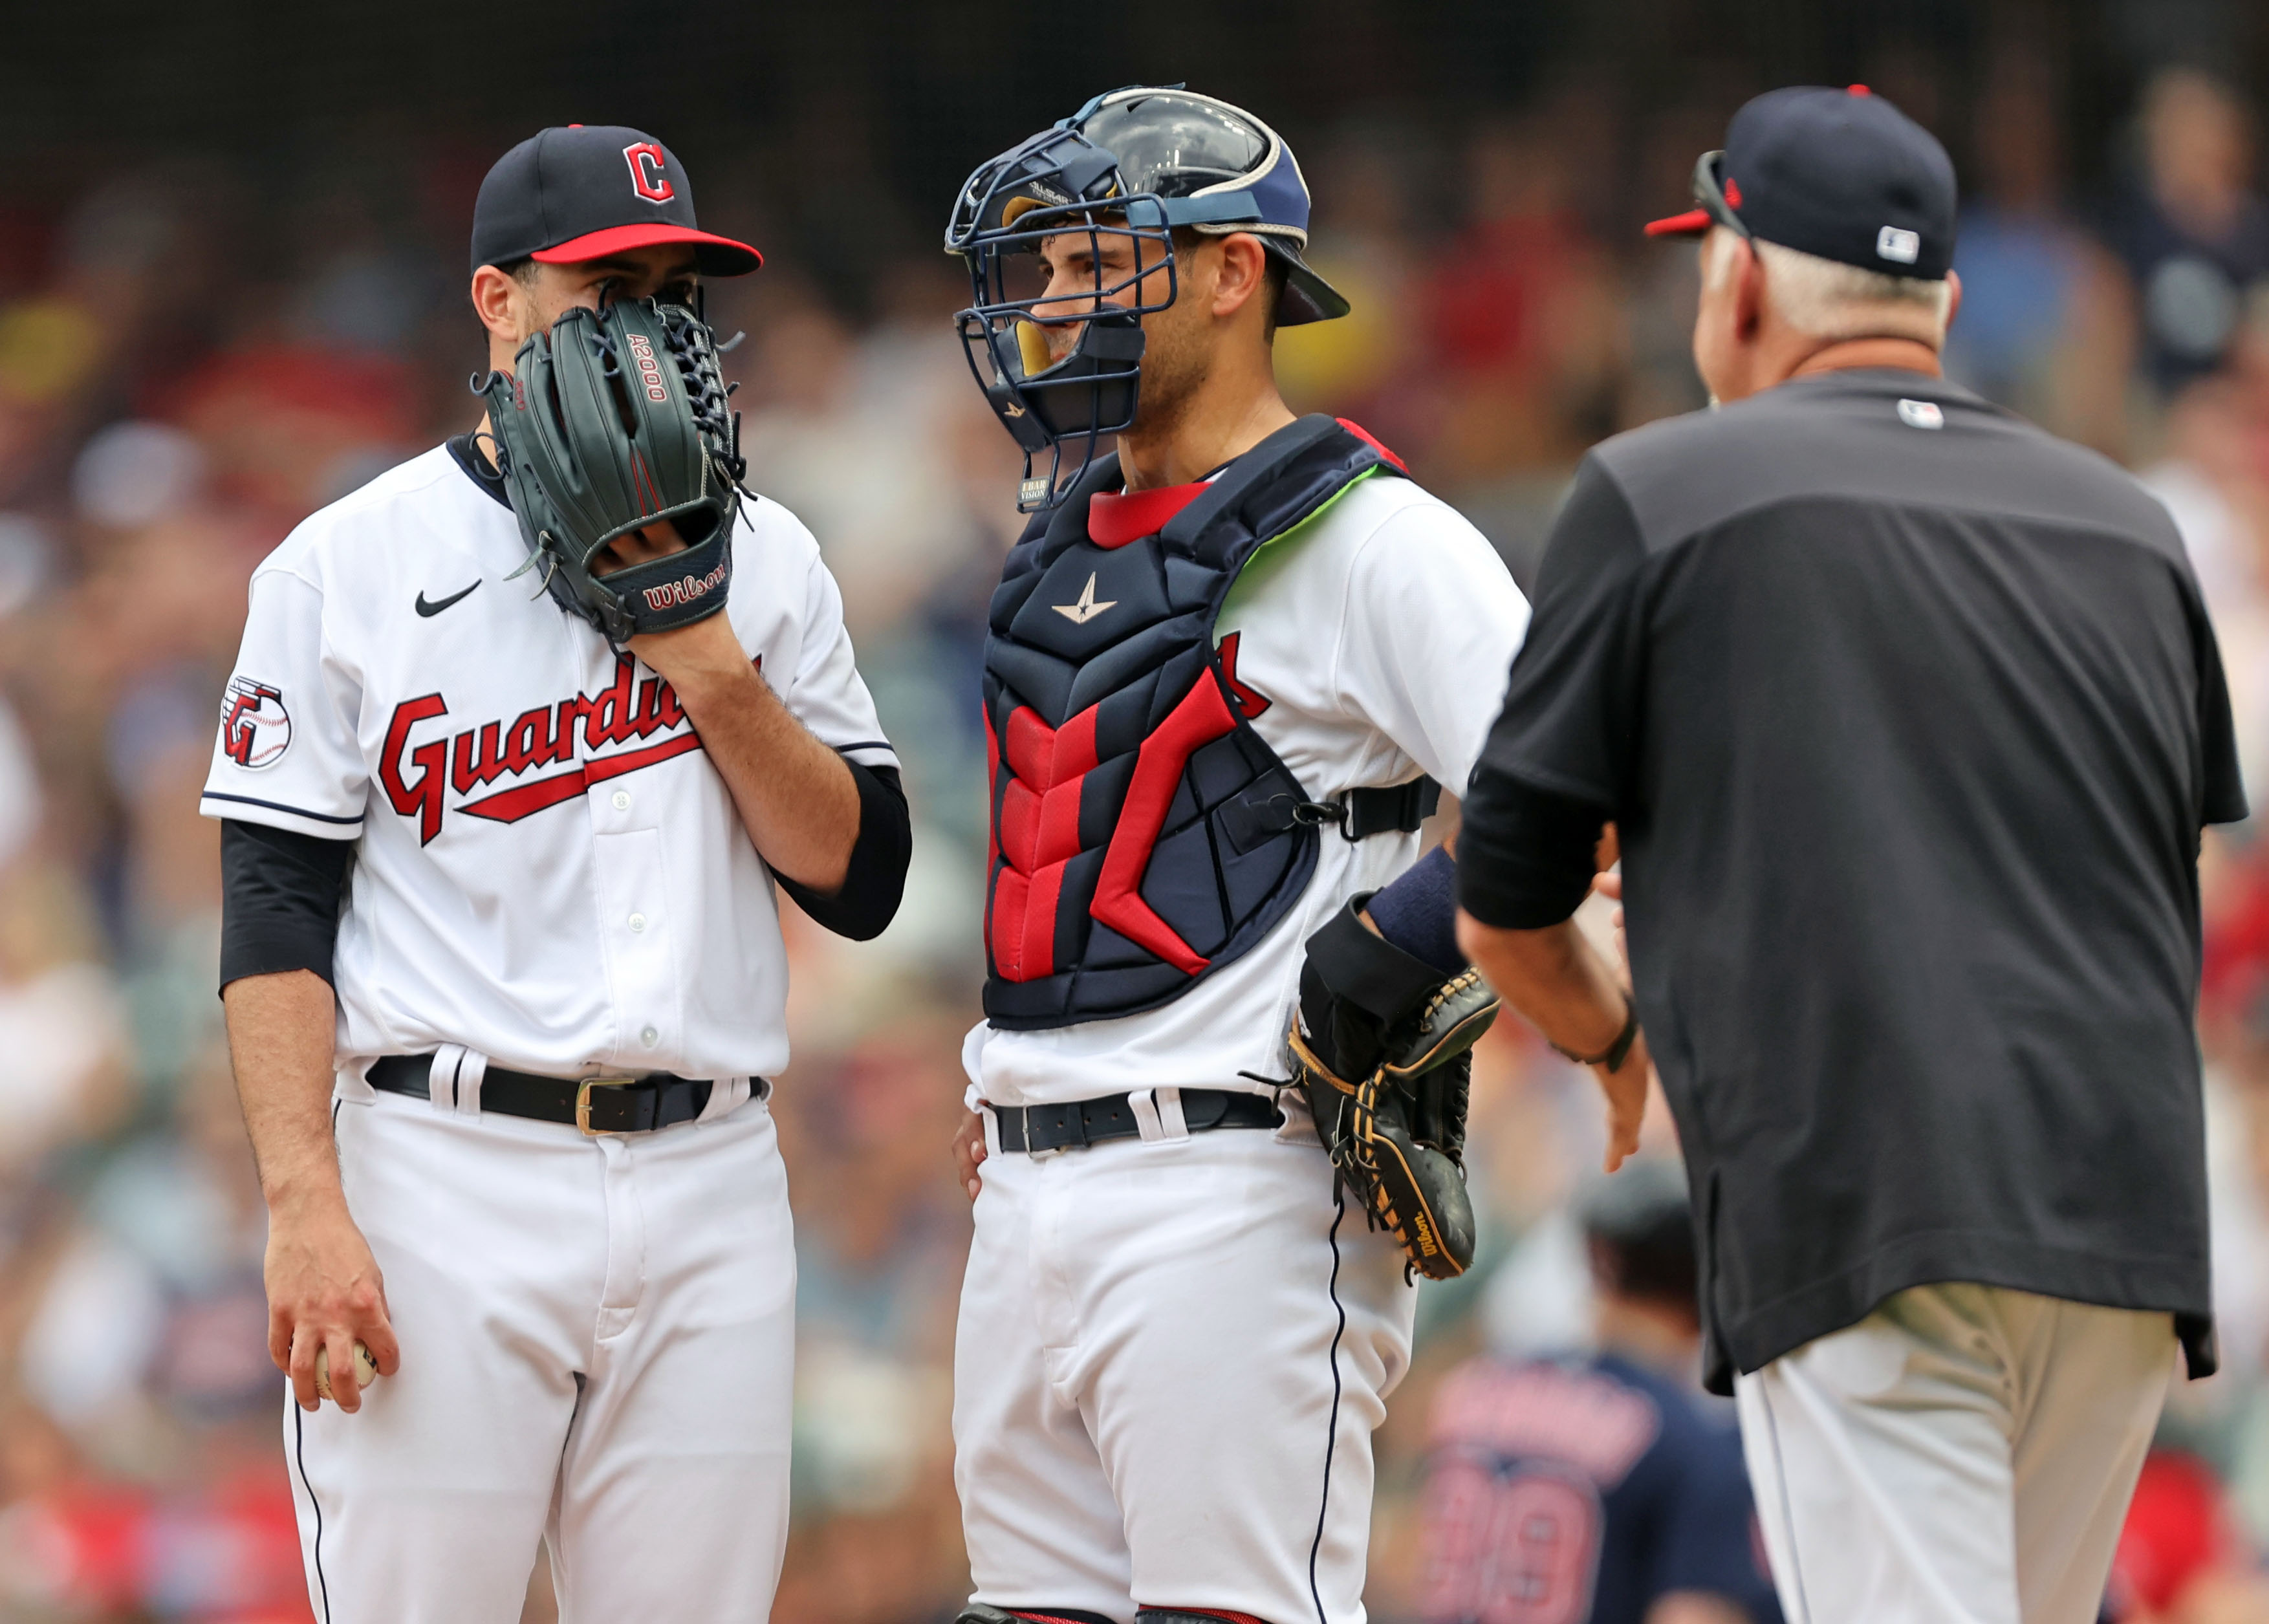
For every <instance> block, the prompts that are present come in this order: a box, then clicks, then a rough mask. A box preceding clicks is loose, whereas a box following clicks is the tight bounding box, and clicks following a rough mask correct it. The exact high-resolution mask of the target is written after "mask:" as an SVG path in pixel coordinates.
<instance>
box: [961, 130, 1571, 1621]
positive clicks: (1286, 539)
mask: <svg viewBox="0 0 2269 1624" xmlns="http://www.w3.org/2000/svg"><path fill="white" fill-rule="evenodd" d="M1307 221H1308V193H1307V188H1306V186H1305V184H1304V181H1302V179H1301V177H1300V171H1299V167H1298V166H1297V164H1296V163H1295V162H1294V160H1293V158H1292V155H1291V152H1290V151H1289V150H1288V149H1287V147H1286V146H1285V144H1284V143H1283V141H1282V139H1281V138H1280V137H1278V136H1277V135H1276V133H1275V131H1274V130H1272V129H1269V128H1268V126H1267V125H1266V124H1264V123H1262V122H1260V120H1259V119H1257V118H1255V117H1253V115H1252V114H1249V113H1247V112H1245V111H1244V110H1243V109H1241V108H1238V107H1231V106H1230V105H1229V104H1228V103H1226V102H1222V101H1217V100H1214V99H1213V98H1211V97H1208V96H1201V95H1197V94H1194V93H1192V92H1184V91H1179V90H1162V89H1134V90H1127V91H1120V92H1113V93H1112V94H1110V95H1107V96H1102V97H1098V98H1097V99H1096V100H1093V101H1091V102H1090V103H1089V104H1088V105H1087V106H1086V107H1083V108H1081V109H1080V111H1079V112H1078V113H1076V114H1074V115H1073V116H1072V117H1071V118H1069V119H1067V120H1065V121H1064V122H1061V123H1060V124H1058V125H1056V126H1054V127H1053V129H1047V130H1045V131H1043V132H1041V133H1040V134H1038V135H1037V136H1035V137H1032V138H1031V139H1030V140H1028V141H1025V142H1024V143H1022V144H1019V145H1017V146H1016V147H1014V148H1012V149H1010V150H1009V151H1007V152H1005V153H1003V154H1002V155H1001V156H1000V157H998V158H995V159H993V160H992V161H991V162H989V163H987V164H986V165H984V166H982V167H980V168H979V170H978V171H977V173H975V174H974V175H973V176H972V178H971V180H970V181H969V183H968V185H967V186H966V188H965V189H964V191H963V193H962V196H961V197H960V199H959V200H958V202H957V205H956V208H955V210H954V212H953V217H952V221H951V225H950V230H949V234H948V247H950V249H952V250H953V251H954V252H956V253H957V254H959V255H963V256H964V258H965V260H966V262H967V263H968V266H969V269H970V271H971V275H972V284H973V288H974V292H975V298H974V300H973V302H972V306H971V307H970V308H969V309H967V310H965V312H963V313H962V314H961V316H960V317H959V321H960V327H961V334H962V337H963V341H964V345H965V350H966V351H967V352H968V354H969V358H970V361H971V365H972V370H973V371H974V373H975V374H976V379H977V381H978V383H979V386H980V387H981V388H983V389H984V391H985V393H986V395H987V399H988V400H989V401H990V402H992V404H993V406H994V409H995V410H996V411H997V412H998V413H999V414H1000V416H1001V421H1002V423H1003V424H1005V425H1006V427H1007V428H1008V430H1009V432H1010V433H1011V434H1012V435H1013V436H1015V437H1016V440H1017V443H1018V444H1019V445H1020V446H1021V447H1023V448H1024V451H1025V453H1026V456H1027V477H1026V478H1025V481H1024V485H1023V488H1022V491H1021V503H1022V506H1024V507H1025V508H1026V509H1027V510H1028V511H1030V512H1031V514H1032V519H1031V525H1030V526H1029V528H1027V529H1026V530H1025V532H1024V537H1023V539H1022V540H1021V541H1020V542H1019V543H1017V545H1016V548H1015V549H1014V550H1013V551H1012V552H1011V553H1010V555H1009V560H1008V565H1007V569H1006V572H1005V576H1004V579H1003V580H1002V583H1001V587H1000V589H999V591H998V592H997V593H996V594H994V600H993V609H992V617H991V632H990V637H989V639H988V640H987V646H986V653H985V662H984V663H985V675H984V707H985V716H986V720H987V727H988V728H989V729H990V737H991V739H992V742H993V749H994V760H993V774H992V778H993V831H994V838H993V850H994V855H993V861H992V865H991V872H990V875H989V885H990V896H989V905H988V908H987V950H988V956H989V963H990V970H991V975H990V978H989V979H988V981H987V986H986V991H985V1008H986V1013H987V1020H986V1021H985V1022H984V1023H983V1024H982V1025H980V1026H979V1027H978V1028H977V1029H976V1030H975V1031H974V1032H972V1034H971V1037H970V1040H969V1043H968V1045H967V1047H966V1050H965V1059H966V1062H967V1067H968V1072H969V1076H970V1079H971V1087H970V1093H969V1100H970V1104H971V1107H972V1110H971V1112H970V1114H969V1116H968V1118H967V1119H966V1121H965V1124H964V1126H963V1128H962V1130H961V1133H960V1134H959V1136H958V1138H957V1141H956V1148H957V1155H958V1159H959V1162H960V1165H961V1172H962V1176H963V1177H964V1179H965V1181H966V1183H967V1185H968V1189H969V1192H970V1194H971V1196H972V1199H974V1200H975V1201H976V1235H975V1239H974V1242H973V1244H972V1251H971V1255H970V1259H969V1266H968V1272H967V1274H966V1277H965V1284H964V1288H963V1295H962V1305H961V1319H960V1326H959V1333H958V1338H957V1356H956V1364H955V1378H954V1379H955V1402H954V1436H955V1443H956V1448H957V1468H956V1478H957V1483H958V1486H959V1488H960V1491H961V1503H962V1509H963V1522H964V1528H965V1534H966V1538H967V1543H968V1549H969V1557H970V1564H971V1569H972V1575H973V1576H974V1578H975V1581H976V1587H977V1588H976V1595H975V1598H974V1599H973V1601H972V1604H971V1606H970V1608H969V1610H968V1611H967V1613H965V1615H964V1617H965V1620H966V1621H967V1624H979V1621H982V1620H992V1621H993V1624H1001V1620H1004V1618H1005V1617H1006V1616H1007V1615H1011V1614H1014V1615H1022V1616H1024V1617H1027V1618H1031V1619H1034V1620H1064V1619H1072V1620H1087V1621H1089V1624H1092V1621H1094V1620H1114V1621H1115V1624H1128V1621H1129V1620H1134V1619H1135V1618H1136V1617H1137V1615H1138V1614H1139V1615H1140V1616H1141V1617H1142V1618H1143V1619H1146V1620H1154V1621H1156V1624H1166V1621H1167V1620H1175V1619H1179V1618H1185V1617H1196V1616H1205V1617H1210V1618H1216V1619H1218V1618H1229V1619H1233V1620H1256V1619H1257V1620H1268V1624H1301V1621H1302V1620H1311V1619H1312V1620H1317V1624H1352V1621H1354V1620H1360V1619H1361V1618H1362V1616H1363V1602H1362V1594H1363V1582H1364V1559H1365V1553H1366V1549H1367V1546H1368V1541H1369V1532H1370V1518H1371V1431H1372V1429H1373V1428H1375V1427H1377V1426H1378V1422H1379V1421H1380V1419H1381V1417H1382V1415H1383V1414H1384V1400H1385V1399H1386V1395H1387V1394H1388V1393H1389V1392H1390V1391H1393V1387H1394V1385H1395V1384H1396V1383H1397V1382H1398V1381H1399V1380H1400V1379H1401V1376H1402V1373H1403V1370H1404V1369H1405V1368H1406V1366H1407V1364H1408V1356H1409V1346H1410V1329H1411V1318H1412V1313H1413V1309H1414V1306H1415V1291H1414V1290H1413V1288H1412V1287H1413V1281H1414V1278H1415V1275H1417V1274H1424V1275H1426V1276H1429V1277H1432V1278H1446V1277H1448V1276H1451V1275H1454V1274H1456V1273H1459V1272H1460V1270H1461V1269H1463V1268H1464V1267H1465V1266H1466V1265H1467V1263H1468V1262H1469V1261H1470V1259H1471V1257H1472V1252H1473V1219H1472V1213H1471V1208H1470V1207H1469V1205H1468V1204H1467V1199H1466V1192H1465V1184H1464V1175H1463V1171H1462V1169H1461V1168H1460V1163H1459V1157H1460V1151H1461V1148H1462V1139H1463V1122H1464V1104H1465V1098H1464V1096H1465V1086H1466V1078H1467V1074H1468V1072H1469V1069H1470V1065H1471V1062H1470V1059H1469V1058H1468V1057H1467V1049H1468V1048H1469V1046H1470V1045H1471V1044H1472V1042H1473V1040H1474V1037H1476V1036H1478V1035H1479V1032H1480V1030H1481V1029H1482V1027H1483V1026H1485V1025H1486V1024H1487V1022H1488V1020H1489V1016H1490V1015H1491V1014H1492V1013H1493V1011H1494V1008H1495V1001H1494V1000H1493V998H1491V997H1490V996H1489V994H1488V993H1486V992H1485V991H1483V990H1482V988H1481V986H1480V985H1479V983H1478V980H1477V979H1476V978H1474V976H1473V975H1472V974H1471V972H1470V971H1467V968H1466V965H1465V963H1464V962H1463V960H1462V959H1461V958H1460V956H1459V955H1458V952H1457V949H1456V946H1455V942H1454V938H1453V935H1452V919H1453V909H1452V900H1451V890H1452V884H1451V881H1452V866H1451V858H1450V856H1449V854H1448V853H1446V852H1443V851H1439V850H1438V851H1437V852H1436V853H1434V854H1433V855H1430V856H1429V857H1427V858H1426V859H1425V860H1423V861H1419V860H1417V859H1418V852H1419V841H1418V836H1417V832H1416V831H1417V830H1418V828H1419V825H1420V823H1421V822H1422V820H1423V818H1424V816H1426V814H1427V813H1428V812H1429V811H1430V809H1431V808H1433V806H1434V804H1435V801H1436V799H1437V795H1438V790H1437V786H1438V784H1440V783H1445V782H1446V783H1451V784H1456V785H1460V786H1461V785H1463V784H1464V783H1465V781H1466V778H1467V773H1468V771H1470V770H1471V768H1472V766H1473V764H1474V757H1475V754H1476V752H1477V751H1478V750H1479V749H1480V748H1481V744H1482V738H1483V736H1484V735H1485V734H1486V733H1487V730H1488V727H1489V720H1490V718H1491V713H1492V712H1493V710H1494V708H1495V706H1496V704H1497V698H1498V697H1499V690H1500V689H1501V687H1502V682H1501V678H1500V676H1499V674H1500V673H1501V672H1502V671H1503V670H1504V669H1505V668H1506V666H1507V663H1508V661H1509V660H1510V657H1511V653H1512V652H1513V650H1514V648H1515V647H1516V646H1517V645H1518V643H1519V639H1520V635H1521V631H1522V628H1523V626H1524V625H1525V624H1526V616H1527V610H1526V604H1525V603H1524V602H1523V601H1522V599H1521V596H1520V594H1519V591H1518V590H1517V589H1516V588H1515V587H1514V586H1513V584H1512V582H1511V579H1510V578H1509V577H1508V576H1507V574H1506V572H1505V570H1504V565H1502V564H1501V563H1500V562H1499V561H1498V559H1497V555H1496V554H1495V553H1494V552H1493V551H1491V550H1490V549H1489V544H1488V543H1487V542H1486V541H1484V540H1483V539H1482V536H1481V535H1479V534H1478V533H1477V532H1476V531H1475V530H1474V528H1473V527H1472V526H1471V525H1469V524H1467V522H1466V521H1465V520H1462V519H1461V518H1460V517H1459V516H1458V515H1457V514H1456V513H1453V512H1452V510H1451V509H1450V508H1448V507H1447V506H1444V505H1443V504H1442V503H1441V502H1440V501H1438V500H1437V499H1436V498H1433V497H1431V496H1430V495H1428V494H1427V493H1426V492H1425V491H1423V490H1422V489H1420V488H1419V486H1418V484H1416V482H1415V481H1414V480H1413V479H1411V478H1410V477H1409V476H1408V473H1407V471H1406V470H1405V469H1403V468H1402V466H1401V463H1400V462H1399V461H1397V460H1396V459H1395V458H1394V456H1393V454H1391V453H1390V452H1388V451H1386V449H1385V448H1384V447H1381V446H1379V445H1378V443H1377V442H1376V441H1374V440H1372V439H1371V437H1370V436H1369V435H1367V434H1365V433H1364V432H1363V431H1362V430H1360V429H1358V428H1356V427H1355V426H1354V425H1353V424H1347V423H1343V422H1341V421H1337V420H1334V418H1332V417H1295V416H1294V415H1293V413H1292V412H1291V411H1290V410H1289V409H1287V407H1286V406H1285V404H1284V402H1283V401H1282V398H1281V397H1280V395H1278V393H1277V390H1276V386H1275V379H1274V373H1273V369H1272V364H1271V359H1272V349H1273V344H1274V341H1275V334H1276V331H1277V329H1278V328H1280V327H1283V326H1290V325H1293V324H1297V323H1301V322H1312V321H1326V320H1328V319H1331V318H1333V317H1334V316H1338V315H1341V314H1345V312H1346V310H1347V308H1348V306H1347V302H1346V300H1345V299H1342V298H1341V296H1340V295H1339V293H1338V292H1335V291H1334V289H1333V288H1332V287H1331V286H1330V285H1329V284H1328V283H1327V282H1326V281H1325V280H1324V278H1323V277H1320V276H1319V275H1318V274H1317V272H1316V270H1315V269H1313V268H1312V267H1311V266H1310V265H1309V264H1308V262H1307V261H1306V258H1305V255H1304V247H1305V244H1306V240H1307ZM1110 439H1115V442H1116V449H1115V451H1113V450H1112V447H1111V446H1110V445H1109V444H1107V443H1106V441H1108V440H1110ZM1414 862H1415V867H1414V866H1413V865H1414ZM1296 1015H1297V1018H1296ZM1057 1153H1061V1154H1057ZM980 1167H981V1171H980Z"/></svg>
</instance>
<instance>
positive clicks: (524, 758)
mask: <svg viewBox="0 0 2269 1624" xmlns="http://www.w3.org/2000/svg"><path fill="white" fill-rule="evenodd" d="M632 671H633V666H632V661H629V660H627V659H625V660H619V661H617V662H616V665H615V680H614V683H613V684H612V685H611V686H610V687H609V688H608V689H607V690H605V691H604V692H602V693H599V694H577V695H576V696H575V697H574V698H570V699H562V700H560V701H559V702H558V704H557V705H539V706H537V707H536V709H535V710H532V711H523V712H521V714H520V715H519V716H517V717H515V718H514V720H512V721H510V722H502V721H493V722H483V723H481V724H480V725H479V726H478V727H468V728H466V729H465V730H464V731H463V732H462V733H456V734H449V735H447V737H444V738H438V739H431V740H428V741H427V742H425V743H423V744H419V745H417V746H414V747H413V746H412V745H411V744H410V729H411V728H413V727H417V726H418V723H420V722H422V721H426V720H431V719H432V718H433V717H437V716H447V714H448V713H449V707H448V705H447V702H446V701H445V700H443V698H441V696H440V694H438V693H432V694H425V695H424V696H422V697H420V698H416V699H405V700H403V702H402V703H401V704H400V705H395V707H394V715H393V718H392V720H389V721H388V723H387V727H386V744H385V749H384V753H383V754H382V755H381V757H380V760H379V764H378V777H379V782H380V783H381V785H382V786H384V787H385V790H386V798H387V800H388V801H389V802H390V803H392V805H393V807H394V809H395V811H396V812H399V813H400V814H401V815H402V816H404V817H415V818H416V819H417V820H418V844H419V845H425V844H426V843H427V842H428V841H430V840H432V838H433V837H434V836H435V835H438V834H440V832H441V815H442V811H443V800H442V797H443V795H444V794H446V793H447V791H449V790H452V789H454V790H455V791H456V793H457V794H460V795H470V794H473V793H474V792H475V791H476V790H479V789H484V788H485V787H487V786H489V785H491V784H493V783H495V782H496V781H497V780H498V779H521V777H522V776H523V775H524V774H527V773H529V772H532V771H535V770H536V769H537V768H540V767H551V766H558V765H560V764H565V763H574V764H573V765H570V766H568V767H567V768H566V770H565V771H560V772H551V773H545V774H544V775H543V776H542V777H540V778H534V779H528V780H527V781H526V782H524V783H514V785H513V786H511V787H510V788H507V789H501V790H498V791H496V792H495V793H494V794H486V795H482V796H479V797H478V798H477V799H475V800H471V801H461V802H460V803H459V804H458V806H457V808H456V810H458V811H460V812H464V813H469V814H470V815H471V816H474V817H480V818H487V819H489V820H491V822H494V823H517V822H518V821H519V820H520V819H521V818H523V817H526V816H528V815H529V814H530V813H532V812H541V811H543V808H546V807H552V806H557V805H558V804H559V803H560V802H561V801H567V800H571V799H573V797H575V796H577V795H580V794H582V793H583V792H584V791H585V790H587V789H588V788H589V787H590V786H592V785H594V784H601V783H604V782H605V781H606V780H607V779H612V778H620V777H621V776H622V775H623V774H624V773H625V772H635V771H638V770H639V768H641V767H650V766H652V765H654V764H655V763H656V762H660V761H668V760H669V758H670V757H673V756H683V755H684V754H685V753H686V752H687V751H689V750H698V749H700V748H701V740H700V738H699V736H698V734H695V733H694V732H693V730H692V729H691V727H686V726H685V707H684V705H680V704H678V702H677V695H676V693H675V692H674V691H673V690H671V688H670V686H669V683H666V682H664V681H663V680H662V679H661V678H660V677H658V676H648V677H647V678H646V679H645V680H643V681H641V682H638V683H636V684H635V685H633V683H632ZM577 727H581V728H582V731H583V748H584V749H585V751H586V752H594V751H598V750H602V749H606V748H607V747H608V746H610V745H616V744H627V743H629V742H631V741H632V740H634V739H651V738H654V735H655V734H667V735H669V736H668V737H665V738H662V739H661V740H660V741H658V742H655V743H653V744H645V745H640V746H639V747H638V748H637V749H625V750H617V751H616V752H615V753H614V754H612V755H610V756H597V755H590V754H587V756H586V757H585V759H584V760H582V761H581V762H576V761H575V730H576V728H577ZM681 729H683V731H680V730H681Z"/></svg>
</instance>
